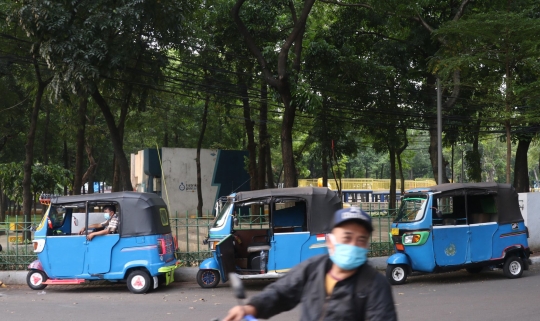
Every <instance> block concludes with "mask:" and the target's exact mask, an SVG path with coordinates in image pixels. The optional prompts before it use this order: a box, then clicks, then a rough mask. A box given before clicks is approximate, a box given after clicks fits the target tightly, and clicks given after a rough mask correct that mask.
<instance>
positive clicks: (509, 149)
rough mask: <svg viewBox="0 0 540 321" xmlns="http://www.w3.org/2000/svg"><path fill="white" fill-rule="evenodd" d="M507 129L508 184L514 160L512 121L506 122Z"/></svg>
mask: <svg viewBox="0 0 540 321" xmlns="http://www.w3.org/2000/svg"><path fill="white" fill-rule="evenodd" d="M504 128H505V129H506V184H510V179H511V178H510V163H511V162H512V134H511V131H510V130H511V126H510V121H508V120H507V121H505V122H504Z"/></svg>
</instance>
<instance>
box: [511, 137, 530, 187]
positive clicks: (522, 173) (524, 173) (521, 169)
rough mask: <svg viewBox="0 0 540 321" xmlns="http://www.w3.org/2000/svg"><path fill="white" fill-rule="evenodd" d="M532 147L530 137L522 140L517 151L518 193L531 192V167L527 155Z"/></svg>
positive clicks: (515, 176) (515, 172) (516, 182)
mask: <svg viewBox="0 0 540 321" xmlns="http://www.w3.org/2000/svg"><path fill="white" fill-rule="evenodd" d="M530 145H531V138H530V137H523V138H520V140H519V142H518V146H517V150H516V163H515V164H514V188H515V189H516V192H518V193H527V192H530V189H529V188H530V186H529V166H528V163H527V154H528V152H529V146H530Z"/></svg>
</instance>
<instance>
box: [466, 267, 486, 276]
mask: <svg viewBox="0 0 540 321" xmlns="http://www.w3.org/2000/svg"><path fill="white" fill-rule="evenodd" d="M465 270H467V272H469V273H471V274H477V273H480V272H482V270H484V267H483V266H477V267H470V268H466V269H465Z"/></svg>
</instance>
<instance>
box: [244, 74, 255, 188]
mask: <svg viewBox="0 0 540 321" xmlns="http://www.w3.org/2000/svg"><path fill="white" fill-rule="evenodd" d="M239 87H240V96H241V97H242V105H243V107H244V124H245V127H246V135H247V141H248V144H247V150H248V153H249V156H248V158H249V164H248V172H249V177H250V178H251V181H250V184H249V186H250V189H251V190H252V191H254V190H256V189H257V188H258V187H259V184H258V183H257V177H258V175H257V144H256V143H255V129H254V128H255V122H254V121H253V120H252V119H251V106H250V105H249V97H248V90H247V86H246V84H244V83H240V84H239Z"/></svg>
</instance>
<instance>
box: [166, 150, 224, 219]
mask: <svg viewBox="0 0 540 321" xmlns="http://www.w3.org/2000/svg"><path fill="white" fill-rule="evenodd" d="M217 155H218V150H216V149H202V150H201V185H202V196H203V215H207V213H208V214H210V215H212V209H213V207H214V200H215V198H216V194H217V191H218V187H217V186H212V178H213V175H214V168H215V164H216V159H217ZM196 157H197V150H196V149H192V148H165V147H164V148H162V164H163V174H164V178H165V179H162V180H161V190H162V193H161V197H162V198H163V200H165V202H166V203H167V202H169V204H168V205H169V210H170V212H171V216H174V215H175V213H178V216H185V215H186V213H187V214H188V215H190V216H195V215H196V214H197V213H196V211H197V204H198V199H197V164H196V163H195V159H196ZM167 198H168V200H167Z"/></svg>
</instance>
